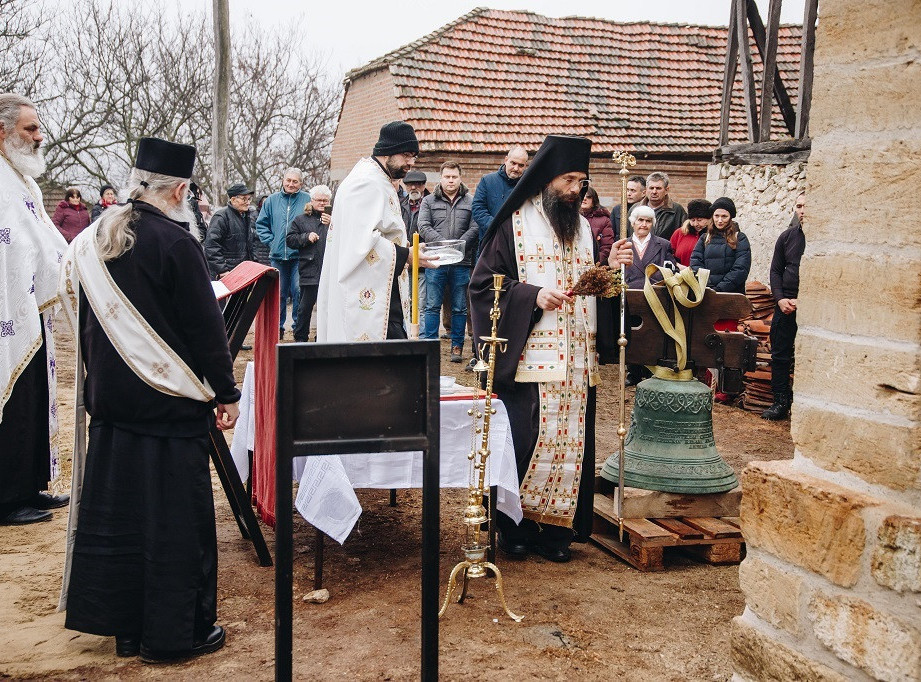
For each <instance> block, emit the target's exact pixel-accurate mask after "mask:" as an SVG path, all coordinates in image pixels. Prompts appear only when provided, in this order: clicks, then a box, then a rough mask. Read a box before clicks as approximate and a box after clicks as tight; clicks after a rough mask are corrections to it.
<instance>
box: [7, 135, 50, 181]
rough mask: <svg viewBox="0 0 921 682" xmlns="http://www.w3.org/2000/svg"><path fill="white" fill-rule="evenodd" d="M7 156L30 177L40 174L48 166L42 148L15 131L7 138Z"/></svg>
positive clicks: (15, 166)
mask: <svg viewBox="0 0 921 682" xmlns="http://www.w3.org/2000/svg"><path fill="white" fill-rule="evenodd" d="M6 157H7V158H8V159H9V160H10V163H11V164H13V167H14V168H15V169H16V170H18V171H19V172H20V173H22V174H23V175H27V176H29V177H30V178H37V177H38V176H40V175H41V174H42V173H44V172H45V168H46V166H47V164H46V163H45V155H44V154H43V153H42V150H41V148H38V147H35V146H33V145H32V144H31V143H29V142H26V141H25V140H23V139H22V138H21V137H20V136H19V135H18V134H15V133H14V134H13V135H11V136H9V137H8V138H7V139H6Z"/></svg>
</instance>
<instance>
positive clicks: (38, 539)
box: [0, 335, 793, 680]
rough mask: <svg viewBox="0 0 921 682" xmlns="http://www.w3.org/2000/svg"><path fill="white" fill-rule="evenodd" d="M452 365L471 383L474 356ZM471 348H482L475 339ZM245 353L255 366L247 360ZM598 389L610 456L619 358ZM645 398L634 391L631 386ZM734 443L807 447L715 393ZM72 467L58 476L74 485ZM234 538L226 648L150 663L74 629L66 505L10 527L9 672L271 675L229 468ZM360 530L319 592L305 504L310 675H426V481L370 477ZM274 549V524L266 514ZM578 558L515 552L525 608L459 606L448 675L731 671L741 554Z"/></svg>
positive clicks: (302, 579)
mask: <svg viewBox="0 0 921 682" xmlns="http://www.w3.org/2000/svg"><path fill="white" fill-rule="evenodd" d="M64 336H65V335H60V337H59V338H61V340H60V341H59V344H58V345H59V349H58V350H59V358H58V363H57V366H58V368H59V372H60V374H59V381H60V383H59V399H60V402H61V406H60V407H61V409H60V410H59V414H61V415H62V416H63V423H62V438H61V444H62V453H66V452H68V451H69V450H70V447H71V444H72V438H73V418H72V405H73V397H72V396H73V388H72V387H73V361H72V360H73V350H72V344H71V343H70V340H69V339H66V338H62V337H64ZM446 343H447V342H443V373H445V374H455V375H457V376H458V377H459V378H460V381H461V383H467V384H469V383H470V379H471V377H472V375H471V374H464V372H463V365H458V364H452V363H450V362H447V359H448V355H447V352H446V351H447V346H446V345H444V344H446ZM465 351H467V353H468V354H469V348H468V349H465ZM249 355H250V354H249V353H247V352H243V353H241V356H240V358H239V359H238V361H237V367H236V370H237V376H238V380H240V381H242V376H243V367H244V362H245V361H246V360H248V359H249ZM603 379H604V385H603V386H602V387H601V388H600V389H599V392H598V399H599V407H598V415H599V416H598V435H597V439H598V442H597V446H598V447H597V449H598V459H599V461H598V464H599V466H600V464H601V463H602V462H603V461H604V459H605V458H606V457H607V456H608V454H610V453H611V452H613V450H614V448H615V447H616V428H617V424H616V416H615V415H616V404H617V392H616V381H615V379H616V367H606V368H604V371H603ZM628 392H629V394H631V395H632V389H628ZM713 416H714V429H715V434H716V442H717V446H718V449H719V451H720V453H721V454H722V455H723V457H724V458H725V459H726V460H727V461H728V462H729V464H730V465H731V466H732V467H733V468H734V469H735V470H736V472H740V471H741V470H742V468H743V467H744V466H745V465H746V463H748V462H750V461H754V460H772V459H784V458H790V457H792V454H793V446H792V443H791V440H790V430H789V422H788V421H784V422H780V423H771V422H766V421H763V420H761V419H760V418H759V417H758V416H757V415H754V414H751V413H749V412H745V411H743V410H740V409H735V408H730V407H726V406H723V405H716V406H715V409H714V415H713ZM69 480H70V479H69V467H67V475H66V477H64V478H62V479H61V480H60V481H58V482H57V484H56V487H57V488H58V489H60V490H63V489H67V488H69ZM212 481H213V487H214V497H215V506H216V511H217V534H218V546H219V552H220V554H219V556H220V560H219V584H218V598H219V605H218V618H219V621H218V622H219V623H220V624H222V625H224V627H225V628H226V630H227V645H226V646H225V647H224V648H223V649H222V650H221V651H219V652H217V653H215V654H212V655H209V656H205V657H203V658H200V659H198V660H194V661H191V662H187V663H184V664H179V665H171V666H151V665H145V664H143V663H141V662H140V661H139V660H138V659H121V658H116V656H115V647H114V640H113V639H112V638H103V637H95V636H91V635H85V634H80V633H77V632H72V631H69V630H65V629H64V627H63V622H64V618H63V614H60V613H56V612H55V609H56V606H57V599H58V592H59V588H60V581H61V573H62V566H63V559H64V535H65V530H66V527H67V519H66V516H67V514H66V512H67V510H66V509H63V510H58V511H56V512H55V518H54V520H53V521H52V522H50V523H44V524H40V525H36V526H27V527H21V528H17V527H0V576H2V586H0V595H2V597H0V679H55V680H115V679H120V680H121V679H169V680H186V679H189V680H191V679H203V678H206V677H207V678H211V679H226V680H236V679H248V680H249V679H253V680H268V679H272V677H273V674H274V671H273V659H274V639H273V637H274V634H273V633H274V616H273V613H274V592H273V589H274V587H273V585H274V582H273V581H274V569H273V568H271V567H269V568H262V567H260V566H259V565H258V563H257V561H256V557H255V553H254V552H253V549H252V546H251V545H250V544H249V543H248V542H247V541H244V540H243V539H241V537H240V533H239V531H238V529H237V525H236V523H235V521H234V519H233V516H232V514H231V513H230V508H229V505H228V503H227V500H226V498H225V496H224V494H223V491H222V489H221V487H220V485H219V483H218V479H217V477H216V476H215V475H212ZM358 494H359V499H360V500H361V504H362V506H363V507H364V510H365V511H364V514H363V515H362V517H361V519H360V521H359V524H358V525H357V526H356V530H355V531H353V534H352V536H351V537H350V538H349V539H348V540H347V541H346V543H345V545H344V546H341V547H340V546H339V545H337V544H336V543H334V542H332V541H327V545H326V562H325V569H324V586H325V587H327V588H328V589H329V591H330V594H331V598H330V600H329V601H328V602H327V603H325V604H321V605H317V604H307V603H305V602H303V601H302V600H301V596H302V595H303V594H305V593H306V592H308V591H309V590H310V589H311V588H312V576H313V549H314V544H313V542H314V541H313V530H312V528H310V527H309V526H308V525H307V524H306V523H305V522H304V521H303V519H301V517H300V516H299V515H297V514H295V534H296V535H295V566H294V583H295V587H294V591H295V598H294V619H295V622H294V639H295V645H294V674H295V678H297V679H311V680H341V679H349V680H411V679H416V678H418V676H419V643H420V626H419V575H420V566H421V562H420V557H419V546H420V545H419V543H420V533H419V529H420V525H419V524H420V520H421V507H420V502H421V495H420V492H419V491H417V490H402V491H400V492H399V495H398V506H397V507H390V506H389V505H388V495H387V492H386V491H383V490H363V491H359V493H358ZM462 501H463V500H462V494H461V492H460V491H453V490H451V491H443V493H442V498H441V516H442V522H441V582H442V586H444V585H445V584H446V582H447V577H448V574H449V572H450V570H451V568H452V567H453V565H454V564H455V563H457V562H458V561H460V560H461V557H460V542H461V539H462V530H461V529H462V527H461V523H460V508H461V504H462ZM264 530H265V533H266V539H267V541H268V543H269V546H270V548H272V547H273V533H272V531H271V529H268V528H265V529H264ZM573 549H574V551H573V559H572V561H571V562H570V563H568V564H554V563H551V562H548V561H545V560H543V559H541V558H537V557H532V558H528V559H527V560H525V561H509V560H505V559H503V557H502V555H501V554H500V556H499V561H498V563H499V567H500V568H501V569H502V571H503V575H504V577H505V586H506V587H505V589H506V596H507V598H508V602H509V606H510V608H511V609H512V610H513V611H515V612H516V613H518V614H522V615H524V617H525V618H524V621H523V622H521V623H520V624H519V623H514V622H512V621H511V620H510V619H508V618H507V617H506V616H505V615H504V614H503V612H502V610H501V607H500V605H499V603H498V600H497V598H496V596H495V591H494V590H493V587H492V584H491V583H490V582H489V581H488V580H485V579H484V580H479V581H473V582H472V583H471V593H472V596H470V597H468V599H467V601H466V602H465V603H464V604H463V605H451V606H449V607H448V611H447V612H446V614H445V616H444V618H442V620H441V623H440V633H439V637H440V649H439V650H440V676H441V678H442V679H445V680H462V679H463V680H481V679H493V680H505V679H509V680H512V679H514V680H564V679H577V680H611V679H623V680H728V679H729V678H730V677H731V663H730V658H729V627H730V620H731V619H732V617H733V616H736V615H738V614H740V613H741V612H742V609H743V607H744V599H743V596H742V594H741V592H740V591H739V582H738V568H737V567H735V566H727V567H713V566H706V565H703V564H699V563H696V562H694V561H693V560H691V559H686V558H682V557H681V555H677V556H676V557H674V558H672V559H671V561H669V559H668V557H667V559H666V562H667V565H668V570H666V571H665V572H662V573H641V572H639V571H637V570H635V569H633V568H632V567H630V566H628V565H627V564H625V563H624V562H622V561H621V560H619V559H617V558H615V557H613V556H611V555H610V554H608V553H606V552H604V551H602V550H601V549H599V548H598V547H597V546H595V545H592V544H574V545H573Z"/></svg>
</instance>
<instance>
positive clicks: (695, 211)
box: [688, 199, 713, 218]
mask: <svg viewBox="0 0 921 682" xmlns="http://www.w3.org/2000/svg"><path fill="white" fill-rule="evenodd" d="M711 215H713V211H712V210H711V208H710V202H709V201H707V200H706V199H691V200H690V201H689V202H688V218H709V217H710V216H711Z"/></svg>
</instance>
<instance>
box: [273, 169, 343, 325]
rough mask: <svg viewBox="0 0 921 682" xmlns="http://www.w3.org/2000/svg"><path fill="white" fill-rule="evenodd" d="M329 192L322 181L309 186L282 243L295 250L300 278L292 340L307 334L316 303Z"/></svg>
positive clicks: (326, 230)
mask: <svg viewBox="0 0 921 682" xmlns="http://www.w3.org/2000/svg"><path fill="white" fill-rule="evenodd" d="M332 197H333V193H332V192H331V191H330V189H329V187H327V186H326V185H317V186H316V187H314V188H313V189H312V190H310V203H309V204H307V205H306V206H305V207H304V212H303V213H302V214H301V215H299V216H298V217H297V218H295V219H294V220H292V221H291V226H290V227H289V228H288V235H287V236H286V237H285V243H286V244H287V246H288V248H291V249H297V251H298V274H299V276H300V280H301V300H300V303H299V306H300V307H299V308H298V311H297V324H296V325H294V340H295V341H301V342H306V341H307V337H308V336H309V335H310V320H311V318H312V317H313V307H314V306H315V305H316V304H317V293H318V292H319V290H320V272H321V271H322V269H323V254H324V253H325V252H326V235H327V232H328V231H329V225H330V214H329V213H328V212H327V211H326V208H327V206H329V201H330V199H332Z"/></svg>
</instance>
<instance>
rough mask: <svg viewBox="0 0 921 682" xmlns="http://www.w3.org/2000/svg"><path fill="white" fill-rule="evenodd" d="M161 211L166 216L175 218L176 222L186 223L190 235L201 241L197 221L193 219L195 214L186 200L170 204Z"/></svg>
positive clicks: (171, 218)
mask: <svg viewBox="0 0 921 682" xmlns="http://www.w3.org/2000/svg"><path fill="white" fill-rule="evenodd" d="M163 213H164V214H165V215H166V217H167V218H169V219H170V220H175V221H176V222H177V223H188V224H189V232H191V233H192V236H193V237H195V238H196V239H197V240H198V241H201V235H200V234H199V231H198V221H196V220H195V214H194V213H193V212H192V207H191V206H189V202H188V201H181V202H180V203H179V204H178V205H177V206H170V207H169V208H167V209H165V210H164V211H163Z"/></svg>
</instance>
